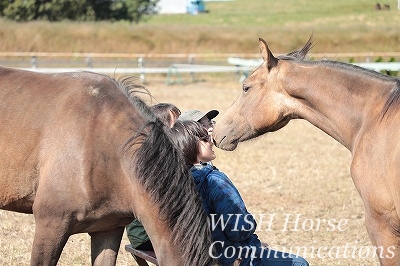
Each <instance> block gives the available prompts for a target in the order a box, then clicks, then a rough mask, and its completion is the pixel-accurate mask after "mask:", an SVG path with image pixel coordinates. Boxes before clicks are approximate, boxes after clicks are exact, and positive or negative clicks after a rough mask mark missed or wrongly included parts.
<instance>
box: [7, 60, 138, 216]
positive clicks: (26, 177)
mask: <svg viewBox="0 0 400 266" xmlns="http://www.w3.org/2000/svg"><path fill="white" fill-rule="evenodd" d="M116 88H117V83H116V82H115V81H114V80H113V79H111V78H109V77H107V76H103V75H99V74H95V73H89V72H79V73H63V74H40V73H34V72H29V71H22V70H17V69H10V68H0V123H1V124H2V127H1V134H0V151H1V152H2V154H3V157H2V158H3V160H1V161H0V187H1V190H0V208H3V209H8V210H13V211H19V212H26V213H31V212H32V204H33V202H34V200H35V199H36V198H37V195H38V194H39V192H40V194H41V195H46V194H47V195H48V196H49V197H52V196H56V195H57V194H58V196H60V195H63V193H64V192H65V194H66V195H69V196H73V195H75V194H74V193H72V192H74V190H77V189H80V187H82V189H83V190H84V185H83V184H80V187H79V186H78V187H75V186H74V184H76V181H78V184H79V182H85V179H87V176H88V173H90V171H92V172H95V171H96V169H98V170H97V171H100V172H101V171H103V170H102V169H103V168H105V167H106V166H104V167H103V168H102V167H101V166H102V165H103V164H105V163H107V164H113V165H116V164H117V162H115V160H116V157H117V156H116V153H117V152H118V151H117V147H120V146H121V143H122V141H123V140H119V139H117V138H116V136H118V135H117V134H115V132H112V129H113V126H112V124H113V123H114V124H115V123H118V117H119V116H121V115H120V114H121V113H126V112H129V108H127V107H128V106H127V105H128V104H129V101H128V100H127V97H126V96H124V95H123V93H122V91H121V90H119V89H116ZM121 109H125V110H126V111H124V112H121ZM131 109H132V108H131ZM121 123H123V122H120V124H121ZM117 127H118V126H117ZM105 129H108V130H105ZM110 130H111V132H112V136H110V135H111V134H110V135H107V134H106V133H105V132H108V131H110ZM121 135H123V133H121ZM108 137H109V139H108V141H109V143H107V141H106V139H107V138H108ZM116 141H119V142H120V143H116ZM106 153H108V155H105V154H106ZM95 157H96V158H95ZM97 157H99V158H97ZM101 157H109V158H113V160H107V162H104V161H102V159H101ZM96 159H97V160H99V161H100V162H98V165H99V168H96V169H94V167H93V165H94V160H96ZM109 168H112V167H109ZM115 171H116V172H117V171H118V168H115ZM92 174H93V173H92ZM70 177H71V178H70ZM73 178H74V179H73ZM80 179H82V180H80ZM74 180H75V181H74ZM50 188H51V189H50ZM38 189H39V190H40V191H39V192H37V190H38ZM65 189H67V190H70V191H62V190H65ZM50 193H54V195H51V194H50ZM76 195H83V196H85V194H82V193H79V192H78V191H76ZM81 197H82V196H81ZM60 198H61V200H62V199H63V197H60ZM81 200H84V199H81Z"/></svg>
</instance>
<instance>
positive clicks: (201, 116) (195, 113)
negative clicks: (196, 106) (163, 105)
mask: <svg viewBox="0 0 400 266" xmlns="http://www.w3.org/2000/svg"><path fill="white" fill-rule="evenodd" d="M218 114H219V112H218V111H217V110H211V111H209V112H207V113H203V112H202V111H200V110H188V111H186V112H184V113H182V114H181V115H180V116H179V120H181V121H185V120H192V121H196V122H199V123H200V124H202V125H203V126H204V127H205V128H206V129H210V128H211V129H212V128H213V127H214V123H215V122H214V121H213V119H214V118H215V117H216V116H217V115H218Z"/></svg>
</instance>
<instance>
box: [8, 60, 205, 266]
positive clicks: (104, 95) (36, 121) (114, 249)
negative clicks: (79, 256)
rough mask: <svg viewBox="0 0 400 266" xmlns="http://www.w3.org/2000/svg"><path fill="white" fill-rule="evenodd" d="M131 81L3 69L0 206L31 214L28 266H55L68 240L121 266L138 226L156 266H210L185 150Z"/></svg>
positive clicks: (96, 260) (99, 261)
mask: <svg viewBox="0 0 400 266" xmlns="http://www.w3.org/2000/svg"><path fill="white" fill-rule="evenodd" d="M133 81H134V80H133V78H125V79H121V80H119V81H116V80H115V79H113V78H110V77H108V76H105V75H100V74H95V73H90V72H76V73H63V74H40V73H34V72H30V71H23V70H18V69H12V68H6V67H0V123H1V129H0V132H1V133H0V151H1V154H2V160H0V208H1V209H4V210H10V211H16V212H21V213H33V215H34V219H35V224H36V230H35V234H34V240H33V246H32V252H31V262H30V264H31V265H56V264H57V261H58V259H59V257H60V255H61V252H62V249H63V247H64V245H65V244H66V242H67V240H68V238H69V236H70V235H73V234H77V233H88V234H89V235H90V236H91V261H92V264H93V265H115V263H116V259H117V254H118V250H119V246H120V243H121V239H122V236H123V232H124V227H125V225H127V224H128V223H130V222H131V221H132V220H133V218H134V217H137V218H138V219H139V220H141V221H142V223H143V225H144V227H145V229H146V231H147V233H148V234H149V236H150V239H151V241H152V243H153V245H154V248H155V252H156V254H157V257H158V261H159V263H160V265H168V266H176V265H187V266H193V265H208V264H210V257H209V256H208V248H209V246H210V244H211V236H210V232H209V228H208V223H207V218H206V216H205V214H204V213H203V210H202V207H201V201H200V198H199V196H198V193H197V192H196V189H195V186H194V183H193V180H192V178H191V177H190V176H189V174H188V171H187V169H186V166H185V163H184V159H183V155H182V152H181V151H179V150H178V149H177V148H176V145H174V144H173V142H172V140H171V137H170V132H169V131H170V129H169V128H168V127H166V126H164V125H163V124H162V123H161V121H160V120H158V119H157V118H156V117H155V116H154V114H153V113H151V111H149V108H148V107H147V105H146V104H145V102H144V101H143V100H141V99H140V98H139V97H138V95H140V94H139V93H148V94H150V93H149V92H148V91H147V90H146V89H145V88H143V87H141V86H139V85H135V84H134V82H133Z"/></svg>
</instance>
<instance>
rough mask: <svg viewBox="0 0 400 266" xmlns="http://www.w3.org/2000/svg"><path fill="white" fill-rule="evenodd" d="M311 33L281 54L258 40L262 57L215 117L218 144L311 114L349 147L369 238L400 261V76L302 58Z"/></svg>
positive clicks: (386, 259)
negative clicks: (300, 44)
mask: <svg viewBox="0 0 400 266" xmlns="http://www.w3.org/2000/svg"><path fill="white" fill-rule="evenodd" d="M311 39H312V38H310V39H309V40H308V41H307V43H306V44H305V45H304V47H303V48H301V49H298V50H296V51H294V52H291V53H288V54H286V55H281V56H277V57H275V56H274V55H273V53H272V52H271V51H270V49H269V47H268V45H267V43H266V42H265V41H264V40H263V39H261V38H260V39H259V47H260V52H261V56H262V58H263V59H264V61H263V62H262V64H261V65H260V66H259V67H257V68H256V69H255V70H254V71H253V73H251V75H249V76H248V77H247V78H246V80H245V81H244V82H243V86H242V91H241V93H240V95H239V97H238V98H237V99H236V101H235V102H234V103H233V104H232V105H231V106H230V107H229V108H228V110H227V111H226V112H225V113H224V114H222V116H221V117H220V119H219V120H218V121H217V124H216V126H215V128H214V132H213V137H214V140H215V143H216V145H217V146H218V147H219V148H221V149H224V150H234V149H235V148H236V147H237V145H238V143H239V142H242V141H246V140H249V139H252V138H255V137H257V136H260V135H263V134H265V133H267V132H273V131H277V130H279V129H281V128H282V127H284V126H285V125H286V124H288V123H289V121H290V120H291V119H305V120H307V121H309V122H310V123H311V124H313V125H314V126H316V127H317V128H319V129H321V130H322V131H324V132H325V133H327V134H328V135H330V136H331V137H332V138H334V139H335V140H337V141H338V142H340V143H341V144H342V145H344V146H345V147H346V148H347V149H348V150H349V151H350V152H351V153H352V162H351V169H350V170H351V176H352V179H353V181H354V184H355V186H356V188H357V190H358V192H359V194H360V196H361V198H362V200H363V203H364V208H365V224H366V228H367V231H368V234H369V237H370V239H371V241H372V244H373V245H374V246H375V248H376V253H377V255H378V256H379V260H380V262H381V264H382V265H399V264H400V250H399V247H400V216H399V215H400V168H399V165H400V135H399V132H400V122H399V121H400V110H399V106H400V80H399V79H398V78H394V77H389V76H386V75H383V74H380V73H378V72H375V71H371V70H367V69H363V68H361V67H357V66H355V65H351V64H347V63H341V62H335V61H327V60H322V61H309V60H305V57H306V55H307V53H308V52H309V50H310V49H311V47H312V40H311Z"/></svg>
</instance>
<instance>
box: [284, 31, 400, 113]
mask: <svg viewBox="0 0 400 266" xmlns="http://www.w3.org/2000/svg"><path fill="white" fill-rule="evenodd" d="M312 47H314V45H313V43H312V35H311V37H310V38H309V39H308V41H307V42H306V44H305V45H304V46H303V47H302V48H300V49H297V50H295V51H293V52H290V53H287V54H286V55H280V56H278V58H279V59H282V60H302V61H304V62H306V63H309V64H323V65H327V66H330V67H336V68H340V69H344V70H349V71H355V72H357V73H359V74H362V75H367V76H370V77H373V78H377V79H381V80H384V81H395V82H396V84H395V86H394V88H393V89H392V91H391V92H390V95H389V97H388V99H387V101H386V103H385V105H384V107H383V109H382V113H381V117H382V118H383V117H384V116H385V115H386V114H387V112H388V111H389V109H390V108H391V107H392V106H399V105H400V79H396V78H393V77H390V76H387V75H384V74H382V73H379V72H376V71H374V70H370V69H366V68H362V67H360V66H357V65H354V64H348V63H344V62H339V61H331V60H320V61H305V60H304V58H305V57H306V56H307V54H308V52H309V51H310V50H311V48H312Z"/></svg>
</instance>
